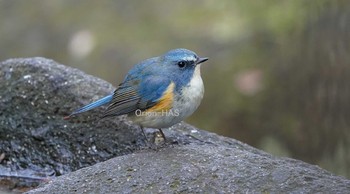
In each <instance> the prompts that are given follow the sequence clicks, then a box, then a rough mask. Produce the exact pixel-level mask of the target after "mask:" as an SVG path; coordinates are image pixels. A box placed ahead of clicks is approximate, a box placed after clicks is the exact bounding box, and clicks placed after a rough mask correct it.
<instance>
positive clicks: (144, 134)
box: [140, 125, 148, 142]
mask: <svg viewBox="0 0 350 194" xmlns="http://www.w3.org/2000/svg"><path fill="white" fill-rule="evenodd" d="M140 128H141V131H142V133H143V136H145V138H146V141H147V142H148V139H147V136H146V133H145V131H144V130H143V127H142V126H141V125H140Z"/></svg>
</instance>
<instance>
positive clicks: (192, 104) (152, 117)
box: [129, 65, 204, 128]
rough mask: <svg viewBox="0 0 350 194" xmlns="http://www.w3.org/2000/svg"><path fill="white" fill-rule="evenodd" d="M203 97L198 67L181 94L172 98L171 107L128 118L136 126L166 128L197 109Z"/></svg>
mask: <svg viewBox="0 0 350 194" xmlns="http://www.w3.org/2000/svg"><path fill="white" fill-rule="evenodd" d="M203 95H204V86H203V81H202V78H201V76H200V65H198V66H197V67H196V69H195V71H194V74H193V77H192V79H191V81H190V83H189V84H188V85H187V86H184V87H183V89H182V91H181V94H177V95H175V96H174V102H173V107H172V108H171V109H170V110H167V111H163V112H138V113H139V114H138V113H137V112H135V113H136V114H135V115H132V116H129V118H130V119H131V120H132V121H133V122H134V123H136V124H139V125H141V126H143V127H150V128H167V127H171V126H173V125H175V124H176V123H179V122H181V121H183V120H184V119H185V118H187V117H188V116H190V115H192V113H193V112H194V111H195V110H196V109H197V108H198V106H199V104H200V103H201V100H202V98H203Z"/></svg>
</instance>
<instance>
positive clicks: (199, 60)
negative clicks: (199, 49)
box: [196, 57, 208, 65]
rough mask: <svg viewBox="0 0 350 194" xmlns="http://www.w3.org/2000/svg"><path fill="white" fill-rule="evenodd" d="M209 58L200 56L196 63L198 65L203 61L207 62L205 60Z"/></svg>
mask: <svg viewBox="0 0 350 194" xmlns="http://www.w3.org/2000/svg"><path fill="white" fill-rule="evenodd" d="M207 60H208V58H206V57H203V58H199V59H198V60H197V62H196V64H197V65H198V64H201V63H203V62H205V61H207Z"/></svg>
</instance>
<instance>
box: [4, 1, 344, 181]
mask: <svg viewBox="0 0 350 194" xmlns="http://www.w3.org/2000/svg"><path fill="white" fill-rule="evenodd" d="M349 21H350V3H349V2H348V1H340V0H339V1H336V0H334V1H326V0H309V1H305V0H293V1H292V0H279V1H277V0H265V1H243V0H235V1H231V0H223V1H212V0H204V1H199V0H194V1H172V2H165V1H156V0H150V1H126V0H119V1H78V0H77V1H58V0H52V1H37V0H27V1H0V26H1V27H0V35H1V36H0V45H1V47H0V59H1V60H5V59H7V58H13V57H31V56H44V57H47V58H52V59H54V60H56V61H58V62H60V63H63V64H68V65H71V66H73V67H77V68H79V69H82V70H84V71H86V72H88V73H90V74H93V75H95V76H98V77H101V78H103V79H106V80H108V81H109V82H111V83H113V84H114V85H117V84H118V83H119V82H120V81H122V79H123V76H124V75H125V74H126V72H127V71H128V69H130V68H131V67H132V65H133V64H135V63H137V62H139V61H140V60H143V59H146V58H149V57H152V56H157V55H159V54H161V53H164V52H165V51H167V50H169V49H172V48H178V47H184V48H188V49H191V50H194V51H195V52H197V53H198V54H199V55H200V56H207V57H209V58H210V61H209V62H208V63H206V64H205V65H203V68H202V75H203V79H204V82H205V86H206V93H205V98H204V99H203V102H202V105H201V106H200V108H199V110H198V111H197V112H196V113H195V114H194V115H193V116H192V117H191V118H190V119H189V120H188V121H189V122H190V123H192V124H194V125H196V126H198V127H200V128H203V129H206V130H211V131H215V132H217V133H220V134H223V135H226V136H230V137H234V138H236V139H239V140H241V141H243V142H246V143H248V144H251V145H253V146H255V147H258V148H261V149H264V150H266V151H269V152H271V153H273V154H276V155H282V156H290V157H294V158H298V159H302V160H304V161H307V162H310V163H314V164H318V165H320V166H321V167H323V168H326V169H328V170H331V171H333V172H335V173H336V174H339V175H343V176H347V177H350V140H349V139H350V132H349V127H350V124H349V122H350V121H349V120H348V119H349V118H348V116H349V114H350V103H349V102H348V101H349V99H350V64H349V61H350V55H349V51H350V44H349V42H350V23H349Z"/></svg>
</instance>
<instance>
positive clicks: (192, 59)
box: [183, 56, 196, 61]
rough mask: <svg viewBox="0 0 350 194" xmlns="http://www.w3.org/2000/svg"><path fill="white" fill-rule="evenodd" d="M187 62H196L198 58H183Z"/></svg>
mask: <svg viewBox="0 0 350 194" xmlns="http://www.w3.org/2000/svg"><path fill="white" fill-rule="evenodd" d="M183 59H184V60H185V61H195V60H196V58H195V57H194V56H188V57H184V58H183Z"/></svg>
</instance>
